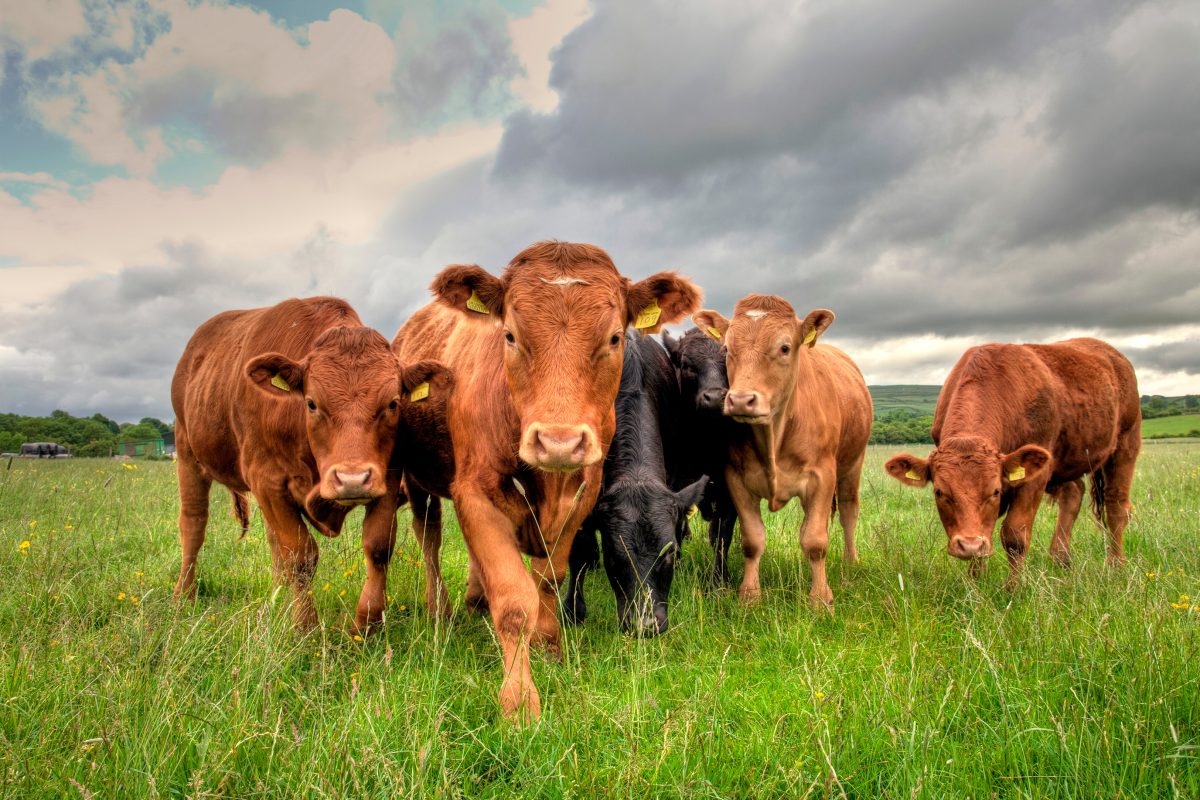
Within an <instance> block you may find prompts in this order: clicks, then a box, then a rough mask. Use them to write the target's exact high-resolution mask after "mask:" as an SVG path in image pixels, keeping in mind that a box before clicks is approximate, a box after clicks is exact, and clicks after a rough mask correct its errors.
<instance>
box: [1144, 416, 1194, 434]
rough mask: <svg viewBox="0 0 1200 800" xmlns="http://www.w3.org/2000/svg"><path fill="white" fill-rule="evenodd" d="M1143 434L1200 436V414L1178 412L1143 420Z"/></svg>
mask: <svg viewBox="0 0 1200 800" xmlns="http://www.w3.org/2000/svg"><path fill="white" fill-rule="evenodd" d="M1142 436H1145V437H1146V438H1150V437H1152V436H1200V414H1177V415H1175V416H1173V417H1156V418H1154V419H1147V420H1143V421H1142Z"/></svg>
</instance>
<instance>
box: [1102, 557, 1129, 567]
mask: <svg viewBox="0 0 1200 800" xmlns="http://www.w3.org/2000/svg"><path fill="white" fill-rule="evenodd" d="M1104 563H1106V564H1108V566H1110V567H1112V568H1113V569H1121V568H1122V567H1124V566H1125V556H1124V555H1117V556H1111V555H1110V556H1109V557H1108V558H1106V559H1104Z"/></svg>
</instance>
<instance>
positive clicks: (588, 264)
mask: <svg viewBox="0 0 1200 800" xmlns="http://www.w3.org/2000/svg"><path fill="white" fill-rule="evenodd" d="M431 288H432V290H433V293H434V295H435V296H436V297H437V301H436V302H434V303H430V304H429V305H427V306H426V307H425V308H423V309H421V310H420V311H418V312H417V313H416V314H414V315H413V317H412V319H410V320H409V322H408V323H407V324H406V325H405V326H404V327H403V328H401V330H400V331H399V333H397V334H396V340H395V342H394V346H395V347H396V348H397V351H398V352H399V353H400V355H401V357H402V358H405V359H415V358H437V359H439V360H442V361H444V362H445V363H446V364H447V365H449V366H450V367H451V369H453V371H454V376H455V390H454V394H453V395H452V396H451V398H450V402H449V405H448V407H447V419H448V424H449V428H450V438H451V442H452V449H451V450H450V452H451V453H452V457H453V460H454V463H453V465H451V466H450V468H449V469H442V470H440V473H441V474H437V473H439V470H436V469H432V468H430V469H428V471H429V472H432V473H435V474H434V475H433V476H432V477H428V476H427V481H428V482H422V481H418V483H421V485H424V486H425V487H426V488H427V489H429V490H430V491H436V492H437V493H438V494H442V493H443V492H442V491H440V490H438V489H437V488H436V487H434V486H432V485H429V484H432V483H437V482H439V481H440V482H442V483H443V484H446V483H448V484H449V485H448V486H446V485H443V486H442V487H441V488H442V489H443V490H448V491H446V492H445V494H448V496H449V497H450V499H452V500H453V501H454V509H455V512H456V513H457V515H458V520H459V524H460V526H461V528H462V531H463V536H464V538H465V539H466V543H467V549H468V552H469V555H470V559H471V575H470V579H469V585H468V588H467V602H468V604H469V605H475V606H477V607H479V606H482V604H483V603H486V605H487V606H488V607H489V608H490V610H491V614H492V620H493V622H494V624H495V627H496V634H497V637H498V638H499V640H500V647H501V649H502V651H503V657H504V670H505V675H504V681H503V683H502V684H501V688H500V705H501V709H502V711H503V712H504V714H505V715H506V716H509V717H517V718H518V719H522V718H536V717H538V716H539V715H540V713H541V701H540V698H539V696H538V692H537V688H536V687H535V686H534V684H533V679H532V677H531V675H530V671H529V649H528V645H529V642H530V640H533V641H534V642H537V643H538V644H540V645H542V646H544V647H545V648H546V649H547V650H548V651H550V652H551V653H555V652H557V649H558V635H559V623H558V587H559V584H560V583H561V582H562V581H563V579H565V578H566V576H567V556H568V554H569V553H570V551H571V542H572V541H573V540H574V538H575V533H576V531H577V530H578V528H579V525H580V523H581V522H582V521H583V519H584V517H586V516H587V514H588V512H590V511H591V509H592V506H593V505H594V504H595V502H596V496H597V493H598V492H599V491H600V477H601V467H602V464H603V461H604V457H605V454H606V452H607V451H608V446H609V443H610V441H611V440H612V437H613V431H614V429H615V425H616V420H615V413H614V410H613V404H614V402H615V400H616V395H617V388H618V385H619V383H620V379H621V363H622V359H623V356H624V347H625V329H626V327H628V326H629V325H631V324H633V325H634V326H635V327H637V328H640V329H641V330H643V331H646V332H652V331H657V330H658V329H659V328H660V327H661V326H662V325H663V324H667V323H671V322H676V321H678V320H680V319H682V318H683V317H685V316H686V315H687V314H689V313H691V312H692V311H694V310H695V309H696V308H697V307H698V306H699V302H700V292H699V290H698V289H697V288H696V287H695V286H694V285H692V283H691V282H689V281H687V280H685V279H683V278H680V277H678V276H676V275H675V274H673V273H665V272H664V273H658V274H656V275H653V276H651V277H649V278H647V279H645V280H643V281H639V282H638V283H631V282H630V281H629V279H627V278H625V277H622V276H621V274H620V273H619V272H618V271H617V268H616V267H615V266H614V265H613V262H612V260H611V259H610V258H609V256H608V254H607V253H605V252H604V251H603V250H601V249H600V248H598V247H595V246H593V245H586V244H570V243H564V242H541V243H539V244H535V245H533V246H531V247H529V248H527V249H525V250H524V251H522V252H521V253H520V254H518V255H517V256H516V258H514V259H513V260H512V262H510V263H509V265H508V267H507V269H505V270H504V273H503V274H502V275H501V276H500V277H499V278H497V277H494V276H493V275H491V274H489V273H487V272H485V271H484V270H483V269H481V268H480V267H477V266H462V265H455V266H450V267H447V268H446V269H444V270H443V271H442V272H441V274H439V275H438V276H437V278H436V279H435V280H434V282H433V285H432V287H431ZM410 491H411V487H410ZM434 504H435V505H436V504H437V500H436V499H435V500H434ZM414 514H415V515H416V516H418V517H420V518H422V519H423V518H424V513H423V512H422V508H421V500H420V499H418V498H417V497H414ZM433 521H434V520H433V519H432V518H431V519H429V523H430V524H429V525H425V526H424V528H425V530H424V531H422V529H421V527H420V526H418V533H420V534H422V535H423V536H428V535H429V534H430V531H429V530H428V529H429V528H431V527H432V523H433ZM438 536H439V538H440V533H439V534H438ZM424 549H425V552H426V554H427V555H428V554H429V550H430V547H429V542H428V541H427V542H425V544H424ZM522 552H524V553H527V554H529V555H530V556H531V557H532V563H531V566H532V569H533V577H532V578H531V576H530V574H529V572H528V571H526V569H525V564H524V562H523V561H522V559H521V553H522ZM535 579H536V580H535ZM432 598H433V600H434V603H436V602H439V601H438V600H437V597H436V590H433V595H432Z"/></svg>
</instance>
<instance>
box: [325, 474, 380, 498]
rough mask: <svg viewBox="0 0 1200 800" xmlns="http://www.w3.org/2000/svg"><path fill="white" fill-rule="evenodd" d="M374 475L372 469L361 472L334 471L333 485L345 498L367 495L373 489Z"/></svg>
mask: <svg viewBox="0 0 1200 800" xmlns="http://www.w3.org/2000/svg"><path fill="white" fill-rule="evenodd" d="M373 473H374V470H372V469H371V468H370V467H367V468H366V469H364V470H361V471H359V472H350V471H348V470H340V469H337V468H334V470H333V485H334V487H335V488H336V489H337V490H338V493H339V494H341V495H344V496H350V497H353V496H356V495H362V494H366V493H367V492H368V491H369V490H370V488H371V477H372V475H373Z"/></svg>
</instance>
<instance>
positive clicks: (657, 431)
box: [563, 334, 708, 636]
mask: <svg viewBox="0 0 1200 800" xmlns="http://www.w3.org/2000/svg"><path fill="white" fill-rule="evenodd" d="M664 335H665V334H664ZM680 406H681V401H680V395H679V385H678V383H677V382H676V379H675V370H674V369H673V368H672V366H671V359H670V357H669V356H668V355H667V353H666V351H665V350H664V349H663V348H662V347H660V346H659V345H658V344H657V343H656V342H655V341H654V340H652V339H650V338H647V337H640V336H637V335H632V336H629V335H627V339H626V344H625V361H624V365H623V366H622V369H621V386H620V389H619V390H618V392H617V402H616V411H617V427H616V433H615V435H614V436H613V440H612V445H611V446H610V448H609V451H608V456H607V458H605V460H604V479H603V483H602V484H601V490H600V498H599V500H598V501H597V502H596V506H595V508H594V509H593V510H592V513H591V514H590V515H589V516H588V518H587V520H586V521H585V522H584V524H583V526H582V528H580V531H579V533H578V534H577V535H576V536H575V542H574V543H573V544H572V546H571V556H570V567H571V578H570V582H569V583H568V584H567V597H566V600H565V601H564V602H563V609H564V613H565V615H566V616H567V618H568V619H570V620H571V621H572V622H575V623H581V622H583V621H584V619H585V618H586V617H587V604H586V602H585V599H584V596H583V581H584V578H585V577H586V575H587V573H588V571H589V570H590V569H591V568H592V567H594V566H595V565H596V563H597V562H598V561H599V559H600V550H599V549H597V546H596V532H597V531H599V533H600V548H601V549H603V551H604V572H605V574H606V575H607V576H608V582H609V583H610V584H611V585H612V589H613V593H614V594H615V595H616V599H617V619H618V621H619V623H620V625H621V629H622V630H623V631H625V632H626V633H630V632H633V633H637V634H639V635H643V636H655V635H657V634H660V633H662V632H664V631H665V630H666V629H667V624H668V610H667V601H668V599H669V596H670V593H671V579H672V577H673V576H674V574H675V561H676V559H677V558H678V555H679V549H680V547H681V546H682V538H683V535H682V534H683V530H684V529H685V527H686V525H687V518H688V513H689V511H690V510H691V508H692V506H693V505H695V504H696V503H698V502H700V499H701V496H702V495H703V493H704V487H705V484H707V483H708V476H707V475H701V476H699V478H698V479H697V480H695V481H694V482H692V483H691V484H689V485H687V486H684V487H683V488H681V489H680V490H679V491H677V492H676V491H673V490H672V489H671V486H670V480H671V475H670V469H669V463H670V459H669V455H673V456H676V457H677V456H678V451H679V431H678V420H679V417H680V413H681V410H682V409H681V407H680ZM668 451H670V453H668Z"/></svg>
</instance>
